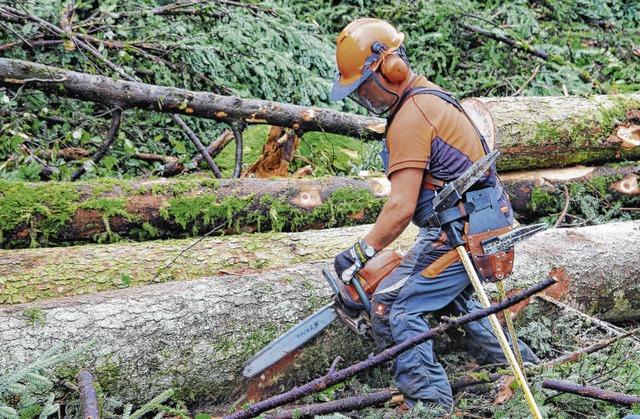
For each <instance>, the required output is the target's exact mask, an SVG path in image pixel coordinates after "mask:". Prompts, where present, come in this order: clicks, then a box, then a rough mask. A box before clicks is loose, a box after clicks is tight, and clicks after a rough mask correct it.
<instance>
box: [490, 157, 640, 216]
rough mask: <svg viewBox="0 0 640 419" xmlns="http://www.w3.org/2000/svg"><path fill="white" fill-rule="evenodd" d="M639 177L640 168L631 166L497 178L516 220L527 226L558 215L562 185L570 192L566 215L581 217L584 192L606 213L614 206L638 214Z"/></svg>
mask: <svg viewBox="0 0 640 419" xmlns="http://www.w3.org/2000/svg"><path fill="white" fill-rule="evenodd" d="M639 176H640V166H638V165H637V164H633V165H613V166H600V167H586V166H575V167H569V168H564V169H547V170H535V171H518V172H507V173H504V174H501V175H500V178H501V179H502V181H503V183H504V186H505V190H506V191H507V193H508V194H509V198H510V199H511V205H512V206H513V209H514V211H515V213H516V218H517V219H518V221H520V222H523V223H527V222H533V221H534V220H536V219H538V218H540V217H544V216H549V215H553V214H558V213H560V212H561V211H562V209H563V207H564V205H565V201H566V196H565V192H564V186H565V185H566V186H567V188H568V191H570V196H569V199H570V202H569V204H570V206H569V207H568V208H569V211H568V212H569V214H572V213H573V214H576V213H577V214H576V215H581V216H582V215H583V210H582V208H581V205H582V204H583V203H582V202H581V201H580V200H581V196H580V195H583V194H584V192H583V191H584V190H585V189H586V191H587V193H588V194H589V195H592V196H594V197H595V198H597V200H598V201H600V204H599V205H600V206H601V207H602V208H607V209H610V208H611V207H612V205H613V204H614V203H615V204H616V205H617V206H618V207H619V208H622V209H623V211H624V209H625V208H627V209H632V208H633V209H634V210H635V211H638V210H640V197H639V196H638V194H640V188H638V177H639ZM574 184H575V185H574ZM572 185H574V186H572ZM582 199H584V198H582Z"/></svg>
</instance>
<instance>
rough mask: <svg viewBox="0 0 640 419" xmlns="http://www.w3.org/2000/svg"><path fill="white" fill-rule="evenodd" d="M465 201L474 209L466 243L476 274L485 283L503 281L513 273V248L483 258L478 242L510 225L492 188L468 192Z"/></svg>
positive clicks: (509, 227) (503, 232)
mask: <svg viewBox="0 0 640 419" xmlns="http://www.w3.org/2000/svg"><path fill="white" fill-rule="evenodd" d="M465 200H466V201H467V202H469V201H470V202H473V203H474V206H475V209H474V211H473V212H472V213H471V214H469V227H468V230H467V244H468V245H469V251H470V252H471V256H472V260H473V263H474V264H475V266H476V271H477V272H478V275H479V276H480V277H481V278H482V279H484V280H485V281H487V282H497V281H502V280H503V279H505V278H506V277H507V275H509V274H510V273H511V271H512V270H513V257H514V251H513V249H510V250H507V251H506V252H500V253H495V254H492V255H485V254H484V250H483V249H482V245H481V242H482V241H483V240H486V239H489V238H491V237H495V236H499V235H501V234H505V233H508V232H509V231H511V230H513V225H512V222H511V220H510V219H509V218H508V217H506V216H505V214H504V213H503V211H502V209H501V208H500V205H499V203H498V199H497V197H496V194H495V191H494V189H493V188H485V189H480V190H476V191H471V192H467V193H466V194H465Z"/></svg>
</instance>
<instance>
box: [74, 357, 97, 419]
mask: <svg viewBox="0 0 640 419" xmlns="http://www.w3.org/2000/svg"><path fill="white" fill-rule="evenodd" d="M78 387H79V389H80V404H81V405H82V418H83V419H100V407H99V405H98V395H97V393H96V389H95V387H94V385H93V377H92V376H91V373H90V372H89V371H88V370H86V369H82V370H80V372H79V373H78Z"/></svg>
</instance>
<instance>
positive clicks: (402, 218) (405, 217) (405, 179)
mask: <svg viewBox="0 0 640 419" xmlns="http://www.w3.org/2000/svg"><path fill="white" fill-rule="evenodd" d="M423 175H424V170H423V169H413V168H407V169H401V170H399V171H397V172H394V173H392V174H391V177H390V179H389V180H390V181H391V192H390V193H389V199H388V200H387V202H386V203H385V204H384V206H383V207H382V211H380V214H379V215H378V218H377V220H376V223H375V224H374V226H373V228H372V229H371V231H370V232H369V234H367V235H366V236H365V238H364V240H365V241H366V242H367V244H368V245H369V246H372V247H373V248H374V249H376V251H380V250H382V249H384V248H385V247H387V246H388V245H390V244H391V243H392V242H393V241H394V240H395V239H397V238H398V236H400V234H402V232H403V231H404V229H405V228H407V226H408V225H409V222H410V221H411V218H412V217H413V213H414V212H415V209H416V204H417V202H418V194H419V193H420V188H421V186H422V176H423Z"/></svg>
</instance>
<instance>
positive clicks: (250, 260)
mask: <svg viewBox="0 0 640 419" xmlns="http://www.w3.org/2000/svg"><path fill="white" fill-rule="evenodd" d="M370 229H371V225H362V226H358V227H352V228H343V229H339V230H336V229H331V230H309V231H305V232H300V233H279V234H278V233H269V234H251V235H247V234H245V235H238V236H231V237H208V238H204V239H203V240H202V241H200V242H199V243H197V245H196V246H193V247H190V246H192V245H193V244H194V243H195V241H194V239H191V240H161V241H148V242H145V243H117V244H109V245H94V246H69V247H53V248H47V249H15V250H0V260H1V261H2V263H0V278H1V279H0V304H16V303H27V302H32V301H39V300H44V299H47V298H54V297H68V296H69V297H70V296H74V295H79V294H90V293H95V292H98V291H106V290H115V289H119V288H126V287H137V286H142V285H148V284H150V283H162V282H169V281H184V280H189V279H196V278H203V277H209V276H216V275H228V274H232V275H240V274H242V275H244V274H249V273H254V272H257V271H260V270H262V269H270V268H278V267H282V266H288V265H292V264H297V263H305V262H311V261H314V260H320V259H328V258H331V257H333V256H335V255H336V254H338V253H339V252H341V251H342V250H344V248H345V246H348V243H355V242H356V241H358V240H360V239H361V238H362V237H363V236H364V235H365V234H366V233H367V232H368V231H369V230H370ZM416 234H417V229H416V228H415V227H412V228H408V229H407V230H406V231H405V232H404V233H403V234H402V236H400V238H399V239H398V240H397V241H396V242H395V244H394V246H396V247H395V248H396V249H398V250H400V251H406V250H407V249H408V248H409V247H410V245H411V243H412V242H413V239H414V238H415V235H416ZM185 249H189V250H188V251H187V252H184V251H185Z"/></svg>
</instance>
